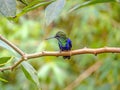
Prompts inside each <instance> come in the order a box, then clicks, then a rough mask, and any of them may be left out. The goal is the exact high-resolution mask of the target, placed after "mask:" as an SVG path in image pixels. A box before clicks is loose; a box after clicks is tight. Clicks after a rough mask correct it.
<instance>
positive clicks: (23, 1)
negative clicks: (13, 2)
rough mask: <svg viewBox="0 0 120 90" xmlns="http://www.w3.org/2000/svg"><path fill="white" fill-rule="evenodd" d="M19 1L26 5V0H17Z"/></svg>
mask: <svg viewBox="0 0 120 90" xmlns="http://www.w3.org/2000/svg"><path fill="white" fill-rule="evenodd" d="M19 1H20V2H21V3H23V4H25V5H28V2H27V1H26V0H19Z"/></svg>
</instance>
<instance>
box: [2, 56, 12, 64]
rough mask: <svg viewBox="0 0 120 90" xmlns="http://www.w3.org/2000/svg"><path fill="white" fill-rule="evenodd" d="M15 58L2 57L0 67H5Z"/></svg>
mask: <svg viewBox="0 0 120 90" xmlns="http://www.w3.org/2000/svg"><path fill="white" fill-rule="evenodd" d="M12 59H13V57H1V58H0V66H1V65H5V64H6V63H8V62H10V61H11V60H12Z"/></svg>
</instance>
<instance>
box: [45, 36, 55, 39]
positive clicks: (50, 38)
mask: <svg viewBox="0 0 120 90" xmlns="http://www.w3.org/2000/svg"><path fill="white" fill-rule="evenodd" d="M52 38H55V36H54V37H49V38H46V39H45V40H49V39H52Z"/></svg>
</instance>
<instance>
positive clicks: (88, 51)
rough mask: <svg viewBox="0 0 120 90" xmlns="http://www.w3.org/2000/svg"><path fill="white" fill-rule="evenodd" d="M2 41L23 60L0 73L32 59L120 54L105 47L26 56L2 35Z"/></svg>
mask: <svg viewBox="0 0 120 90" xmlns="http://www.w3.org/2000/svg"><path fill="white" fill-rule="evenodd" d="M0 40H2V41H3V42H5V43H6V44H8V45H9V46H10V47H12V48H13V49H14V50H15V51H16V52H17V53H19V54H20V55H21V58H20V60H19V61H18V62H16V63H15V64H13V65H12V66H10V67H5V68H0V71H4V70H13V69H14V68H16V67H17V66H18V65H19V64H21V62H23V61H25V60H29V59H32V58H38V57H42V56H73V55H79V54H94V55H97V54H101V53H120V48H117V47H103V48H97V49H92V48H83V49H78V50H71V51H66V52H65V51H64V52H59V51H42V52H38V53H33V54H26V53H24V52H23V51H22V50H21V49H19V48H18V47H16V46H15V45H14V44H13V43H11V42H9V41H8V40H7V39H5V38H4V37H3V36H1V35H0Z"/></svg>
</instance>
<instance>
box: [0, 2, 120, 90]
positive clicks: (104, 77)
mask: <svg viewBox="0 0 120 90" xmlns="http://www.w3.org/2000/svg"><path fill="white" fill-rule="evenodd" d="M83 1H84V0H75V1H74V2H73V1H72V0H67V3H66V5H65V7H64V9H63V10H62V13H61V14H60V16H59V17H58V18H57V19H56V20H55V21H54V22H53V23H52V24H50V25H49V26H46V25H45V17H44V16H45V13H44V10H45V7H40V8H37V9H35V10H33V11H30V12H28V13H27V14H25V15H24V16H21V17H20V18H19V20H18V22H13V21H9V20H8V19H6V18H5V17H3V16H2V15H1V16H0V34H2V35H3V36H4V37H5V38H7V39H8V40H9V41H11V42H13V43H14V44H15V45H17V46H18V47H19V48H20V49H22V50H23V51H25V52H26V53H34V52H39V51H44V50H46V51H58V50H59V48H58V43H57V40H55V39H51V40H48V41H46V40H45V38H47V37H50V36H53V35H55V33H56V32H57V31H59V30H63V31H64V32H66V34H67V36H68V37H69V38H70V39H71V40H72V44H73V47H72V49H73V50H74V49H80V48H84V47H88V48H100V47H104V46H110V47H120V3H102V4H96V5H91V6H87V7H84V8H81V9H79V10H76V11H75V12H72V13H68V9H70V8H71V7H72V6H74V5H76V4H77V3H82V2H83ZM22 5H23V4H21V3H20V2H18V12H19V10H20V9H21V8H22V7H24V5H23V6H22ZM9 55H13V54H12V53H11V52H9V51H7V50H6V49H3V48H0V57H1V56H9ZM98 61H100V62H101V63H102V64H101V66H100V68H99V69H98V70H97V71H95V72H94V73H93V74H91V75H89V77H87V78H86V79H84V80H83V81H82V82H81V83H78V84H77V85H76V86H75V88H74V90H120V55H119V54H116V53H109V54H108V53H104V54H100V55H97V56H95V55H91V54H84V55H83V54H82V55H75V56H72V57H71V59H70V60H64V59H63V58H62V57H53V56H51V57H49V56H46V57H40V58H36V59H31V60H29V61H28V62H29V63H30V64H31V65H32V66H33V67H34V68H35V69H36V70H37V73H38V77H39V80H40V84H41V88H42V90H63V89H64V88H65V87H67V86H68V85H70V84H71V83H72V82H74V81H75V80H76V79H77V78H78V76H80V75H81V74H82V73H84V72H85V71H86V69H88V68H90V67H91V66H92V65H94V64H95V63H96V62H98ZM9 65H12V61H11V62H10V63H9ZM0 76H1V77H3V78H4V79H6V80H8V82H7V83H6V82H2V81H1V82H0V90H37V88H36V85H35V84H34V83H32V82H30V81H29V80H28V79H27V78H26V77H25V75H24V73H23V71H22V70H21V67H19V68H17V69H15V70H14V71H12V72H11V71H5V72H3V73H1V72H0Z"/></svg>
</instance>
